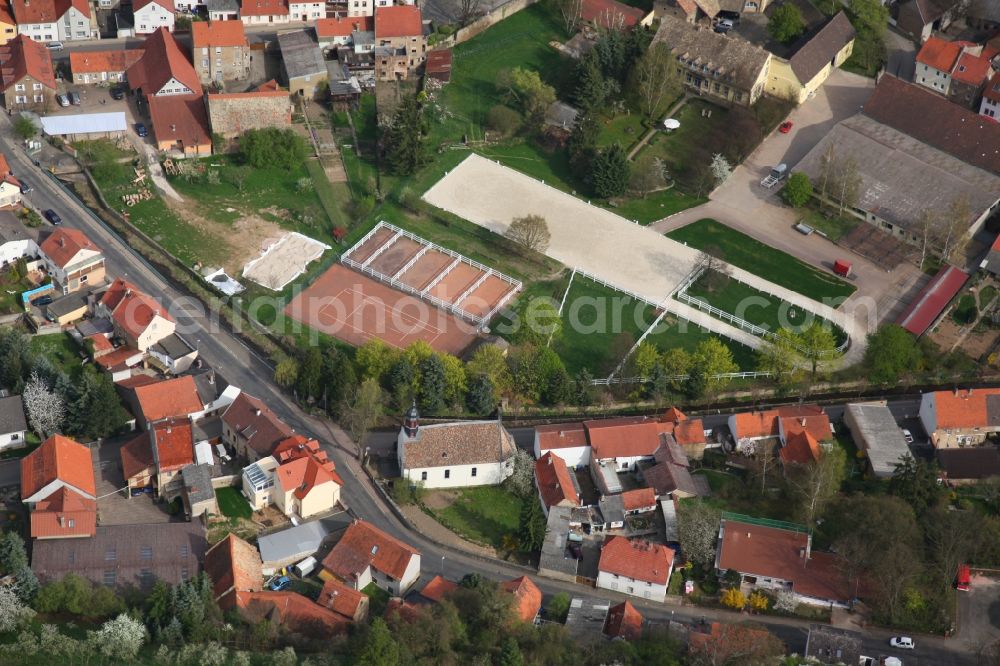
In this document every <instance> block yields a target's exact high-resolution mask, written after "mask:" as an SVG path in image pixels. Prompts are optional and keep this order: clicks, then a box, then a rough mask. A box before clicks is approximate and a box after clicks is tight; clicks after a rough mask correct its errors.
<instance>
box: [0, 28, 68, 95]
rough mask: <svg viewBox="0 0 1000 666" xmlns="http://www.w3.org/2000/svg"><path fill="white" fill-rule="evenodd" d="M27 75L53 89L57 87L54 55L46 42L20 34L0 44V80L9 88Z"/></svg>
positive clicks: (5, 88)
mask: <svg viewBox="0 0 1000 666" xmlns="http://www.w3.org/2000/svg"><path fill="white" fill-rule="evenodd" d="M26 76H30V77H32V78H33V79H35V80H36V81H38V82H39V83H41V84H44V85H45V86H46V87H48V88H50V89H51V90H55V89H56V77H55V70H54V69H53V68H52V55H51V54H50V53H49V50H48V49H47V48H46V47H45V45H44V44H39V43H38V42H36V41H34V40H32V39H31V38H30V37H27V36H25V35H18V36H17V37H15V38H14V39H12V40H10V41H9V42H7V43H6V44H4V45H3V46H0V80H2V81H3V89H4V90H8V89H9V88H10V87H11V86H12V85H14V84H15V83H18V82H19V81H21V79H23V78H24V77H26Z"/></svg>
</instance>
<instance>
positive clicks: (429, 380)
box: [420, 354, 446, 414]
mask: <svg viewBox="0 0 1000 666" xmlns="http://www.w3.org/2000/svg"><path fill="white" fill-rule="evenodd" d="M445 383H446V380H445V372H444V364H443V363H442V362H441V357H439V356H438V355H437V354H434V355H433V356H428V357H427V358H426V359H424V362H423V363H421V364H420V410H421V411H422V412H423V413H424V414H437V413H439V412H441V411H442V410H443V409H444V406H445V399H444V395H445Z"/></svg>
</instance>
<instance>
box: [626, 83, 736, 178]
mask: <svg viewBox="0 0 1000 666" xmlns="http://www.w3.org/2000/svg"><path fill="white" fill-rule="evenodd" d="M703 110H711V112H712V115H711V117H708V116H703V115H702V111H703ZM726 116H727V111H726V110H725V109H724V108H722V107H718V106H715V105H714V104H710V103H708V102H705V101H703V100H700V99H693V100H691V101H689V102H688V103H687V104H685V105H684V106H683V107H681V110H680V111H678V112H677V114H676V115H675V116H674V118H675V119H676V120H679V121H680V123H681V126H680V127H678V128H677V129H675V130H673V131H670V132H667V131H665V130H657V132H656V134H654V135H653V137H652V138H651V139H650V140H649V141H648V142H647V143H646V145H645V146H643V148H642V150H640V151H639V154H638V155H636V159H637V160H638V159H641V158H643V157H646V156H653V157H659V158H660V159H661V160H663V161H664V162H665V163H666V165H667V172H668V173H670V174H671V175H672V176H674V177H675V178H679V179H681V180H683V179H684V176H685V174H687V173H688V171H689V170H690V169H691V160H692V159H693V158H692V157H691V154H692V153H693V152H695V148H696V147H697V146H698V144H699V142H701V140H702V137H704V136H705V135H706V134H709V133H712V132H714V131H716V129H715V128H717V127H719V126H725V124H726Z"/></svg>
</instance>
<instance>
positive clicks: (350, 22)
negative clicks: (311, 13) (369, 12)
mask: <svg viewBox="0 0 1000 666" xmlns="http://www.w3.org/2000/svg"><path fill="white" fill-rule="evenodd" d="M374 29H375V19H374V18H373V17H371V16H338V17H336V18H321V19H316V36H317V37H318V38H320V39H322V38H324V37H350V36H351V33H352V32H354V31H355V30H357V31H358V32H371V31H372V30H374Z"/></svg>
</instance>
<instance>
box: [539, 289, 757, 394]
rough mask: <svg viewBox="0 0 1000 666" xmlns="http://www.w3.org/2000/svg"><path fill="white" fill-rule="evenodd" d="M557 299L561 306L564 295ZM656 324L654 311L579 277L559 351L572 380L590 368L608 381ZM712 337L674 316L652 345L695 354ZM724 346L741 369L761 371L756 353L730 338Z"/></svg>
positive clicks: (663, 324)
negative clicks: (574, 375) (758, 367)
mask: <svg viewBox="0 0 1000 666" xmlns="http://www.w3.org/2000/svg"><path fill="white" fill-rule="evenodd" d="M554 297H555V298H556V299H557V301H558V300H559V299H561V297H562V292H561V291H560V293H558V294H556V295H554ZM655 320H656V313H655V311H654V309H653V308H652V307H651V306H649V305H646V304H645V303H641V302H637V301H635V300H634V299H632V298H631V297H629V296H626V295H624V294H622V293H621V292H617V291H615V290H613V289H609V288H608V287H605V286H603V285H600V284H597V283H596V282H593V281H592V280H589V279H587V278H584V277H581V276H579V275H577V276H576V277H574V278H573V286H572V287H571V288H570V293H569V296H568V297H567V299H566V306H565V308H564V309H563V316H562V321H563V332H562V336H561V337H560V339H559V340H557V341H556V342H555V344H554V347H553V349H555V351H556V352H557V353H558V354H559V356H560V358H562V360H563V363H564V364H565V365H566V369H567V370H568V371H569V373H570V374H571V375H573V374H576V373H577V372H579V371H580V370H582V369H583V368H587V369H589V370H590V371H591V373H592V374H594V375H595V376H605V375H607V374H608V373H610V372H611V371H612V370H614V369H615V366H617V365H618V363H619V362H620V361H621V359H622V357H623V356H624V355H625V354H626V353H627V352H628V350H629V349H631V347H632V345H633V344H634V343H635V341H636V340H638V339H639V336H641V335H642V332H643V331H645V330H646V329H647V328H649V326H651V325H652V323H653V322H654V321H655ZM709 337H713V334H712V333H710V332H708V331H705V330H703V329H702V328H701V327H700V326H696V325H695V324H692V323H690V322H688V321H685V320H681V319H678V318H676V317H673V316H671V315H668V316H667V317H664V319H663V320H661V322H660V324H658V325H657V328H656V330H654V331H653V332H652V333H650V334H649V337H647V338H646V340H647V341H648V342H650V343H651V344H653V345H655V346H656V347H657V348H658V349H659V350H660V351H666V350H668V349H674V348H677V347H680V348H682V349H684V350H686V351H689V352H693V351H694V350H695V349H696V348H697V347H698V345H699V344H700V343H701V342H702V341H703V340H705V339H707V338H709ZM716 337H717V336H716ZM722 341H723V342H724V343H726V344H727V346H729V348H730V349H731V350H732V352H733V358H734V359H735V360H736V363H737V364H738V365H739V366H740V368H742V369H745V370H749V369H752V368H753V367H755V363H756V357H755V355H754V352H753V350H752V349H750V348H748V347H744V346H743V345H741V344H738V343H735V342H732V341H730V340H727V339H722Z"/></svg>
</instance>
